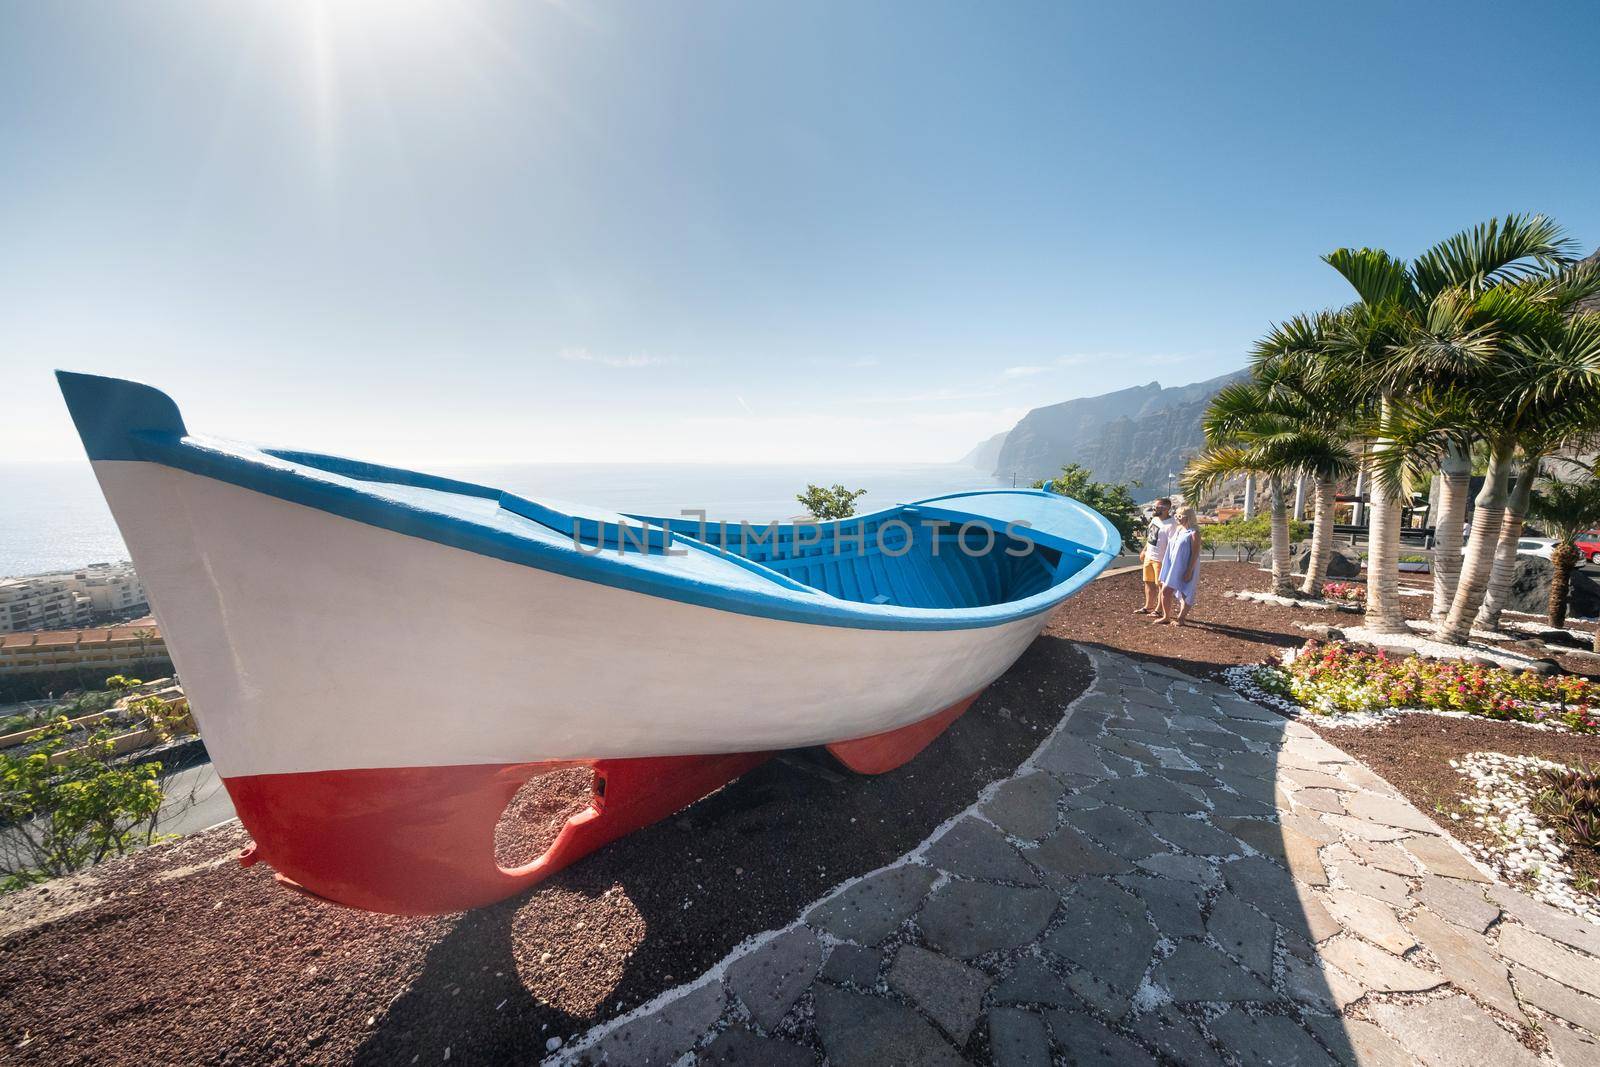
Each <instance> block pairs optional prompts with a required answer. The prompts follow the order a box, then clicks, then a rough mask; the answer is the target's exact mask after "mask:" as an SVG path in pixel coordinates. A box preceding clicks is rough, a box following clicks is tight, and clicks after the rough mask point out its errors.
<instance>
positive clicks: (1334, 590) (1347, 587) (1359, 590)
mask: <svg viewBox="0 0 1600 1067" xmlns="http://www.w3.org/2000/svg"><path fill="white" fill-rule="evenodd" d="M1322 598H1323V599H1324V600H1339V601H1345V602H1348V603H1353V604H1365V603H1366V602H1367V587H1366V586H1364V585H1357V584H1355V583H1354V582H1325V583H1323V586H1322Z"/></svg>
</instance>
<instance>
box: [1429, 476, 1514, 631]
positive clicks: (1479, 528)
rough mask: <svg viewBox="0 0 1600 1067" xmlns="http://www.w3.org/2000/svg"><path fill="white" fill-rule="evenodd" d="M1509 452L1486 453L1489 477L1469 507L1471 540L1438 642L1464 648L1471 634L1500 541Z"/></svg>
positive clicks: (1469, 539) (1504, 509) (1468, 540)
mask: <svg viewBox="0 0 1600 1067" xmlns="http://www.w3.org/2000/svg"><path fill="white" fill-rule="evenodd" d="M1511 460H1512V448H1511V446H1509V445H1506V446H1500V445H1495V446H1494V447H1493V449H1492V450H1491V451H1490V453H1489V474H1488V477H1486V478H1484V480H1483V488H1482V489H1480V490H1479V491H1478V498H1477V500H1475V501H1474V502H1473V506H1472V536H1471V537H1469V538H1467V549H1466V552H1465V554H1463V556H1462V558H1461V580H1460V582H1458V583H1457V584H1456V595H1455V598H1454V599H1453V600H1451V602H1450V614H1449V615H1447V616H1446V617H1445V620H1444V623H1443V625H1441V626H1440V627H1439V639H1440V640H1441V641H1446V642H1449V643H1450V644H1456V645H1459V644H1465V643H1466V640H1467V637H1468V636H1469V635H1470V633H1471V630H1472V618H1473V616H1475V615H1476V614H1477V613H1478V607H1479V605H1481V604H1482V603H1483V595H1484V593H1485V591H1486V590H1487V589H1488V587H1489V574H1490V571H1491V569H1492V567H1493V565H1494V552H1495V547H1496V546H1497V545H1498V543H1499V541H1500V525H1501V523H1502V521H1503V520H1504V518H1505V513H1506V483H1507V482H1509V481H1510V480H1511Z"/></svg>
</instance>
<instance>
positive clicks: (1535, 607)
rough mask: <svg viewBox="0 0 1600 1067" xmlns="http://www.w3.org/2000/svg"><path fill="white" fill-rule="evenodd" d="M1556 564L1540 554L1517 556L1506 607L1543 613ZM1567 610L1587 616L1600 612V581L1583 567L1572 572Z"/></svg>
mask: <svg viewBox="0 0 1600 1067" xmlns="http://www.w3.org/2000/svg"><path fill="white" fill-rule="evenodd" d="M1552 573H1554V568H1553V566H1552V565H1551V563H1550V561H1549V560H1547V559H1544V558H1543V557H1540V556H1518V557H1517V568H1516V570H1515V571H1514V572H1513V573H1512V575H1511V589H1510V591H1509V592H1508V593H1507V594H1506V604H1505V606H1506V608H1507V609H1508V610H1510V611H1524V612H1527V613H1528V614H1530V615H1544V614H1546V613H1547V612H1548V611H1549V608H1550V576H1551V574H1552ZM1567 611H1568V612H1570V613H1571V614H1573V615H1578V616H1582V617H1584V618H1593V617H1594V616H1596V615H1600V582H1596V581H1595V580H1594V579H1593V578H1591V577H1589V575H1587V574H1585V573H1583V572H1582V571H1577V570H1575V571H1573V572H1572V584H1571V585H1570V586H1569V587H1568V591H1567Z"/></svg>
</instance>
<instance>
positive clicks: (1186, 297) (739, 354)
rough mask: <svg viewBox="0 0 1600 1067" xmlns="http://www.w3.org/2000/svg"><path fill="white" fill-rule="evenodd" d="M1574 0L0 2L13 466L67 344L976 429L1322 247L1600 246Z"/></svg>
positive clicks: (599, 424) (1596, 129)
mask: <svg viewBox="0 0 1600 1067" xmlns="http://www.w3.org/2000/svg"><path fill="white" fill-rule="evenodd" d="M1597 55H1600V19H1597V18H1595V17H1594V9H1593V7H1592V6H1590V5H1589V4H1588V3H1587V2H1582V3H1573V4H1570V5H1561V4H1547V3H1518V4H1515V5H1512V4H1506V3H1503V2H1497V3H1489V4H1475V3H1466V2H1459V0H1458V2H1453V3H1439V4H1429V3H1403V4H1402V3H1393V4H1389V3H1384V4H1362V3H1349V2H1341V3H1339V4H1326V5H1311V4H1283V3H1277V2H1274V3H1244V2H1239V3H1215V4H1212V3H1193V2H1184V3H1116V4H1110V3H1102V2H1094V3H1067V2H1051V3H1041V4H1026V3H1005V4H983V3H975V2H963V3H951V2H929V0H918V2H910V3H898V4H896V3H875V2H862V0H850V2H838V3H825V2H810V0H808V2H806V3H792V4H782V5H780V4H773V3H758V2H738V3H720V2H711V0H696V2H692V3H690V2H662V3H626V4H624V3H615V4H613V3H582V2H579V0H554V2H548V3H538V2H529V3H515V4H513V3H473V2H446V0H432V2H426V0H416V2H407V0H389V2H384V0H367V2H336V0H327V2H318V0H273V2H259V3H251V2H244V0H238V2H229V3H221V2H213V3H194V2H187V0H185V2H171V0H146V2H142V3H138V4H121V5H111V4H93V5H90V4H39V3H32V2H26V0H0V400H3V402H4V410H5V416H4V419H3V420H0V460H6V459H33V460H38V459H63V460H65V459H74V458H80V457H81V455H82V453H81V451H80V449H79V446H78V443H77V440H76V437H75V435H74V433H73V431H72V429H71V427H70V424H69V423H68V420H67V417H66V413H65V410H64V408H63V406H62V404H61V401H60V397H59V394H58V393H57V392H56V391H55V387H54V384H53V381H52V380H51V377H50V373H49V372H50V371H51V370H52V369H53V368H56V367H66V368H70V369H75V370H83V371H91V372H96V373H105V374H114V375H118V376H123V377H130V378H136V379H139V380H143V381H147V382H149V383H151V384H154V385H157V386H158V387H161V388H163V389H164V390H166V391H167V392H168V393H169V394H170V395H172V396H173V397H174V398H175V399H176V400H177V401H178V403H179V405H180V407H181V408H182V409H183V411H184V414H185V417H186V420H187V422H188V425H189V426H190V428H191V429H194V430H198V431H203V432H210V433H215V434H219V435H222V436H229V437H236V438H240V439H244V440H254V441H260V442H264V443H270V444H278V445H289V446H295V447H301V448H314V449H320V450H323V451H330V452H336V453H342V454H348V455H356V456H359V457H362V458H367V459H373V460H381V461H388V462H393V463H400V464H406V465H413V466H415V465H427V464H440V465H447V464H460V463H479V462H492V461H498V462H519V461H544V462H559V461H590V462H596V461H606V462H624V463H645V462H661V461H672V462H711V461H727V460H749V461H756V462H772V461H790V462H802V461H812V460H818V461H844V460H861V461H874V462H882V461H895V462H902V461H904V462H922V461H927V462H946V461H952V460H955V459H957V458H958V457H960V456H961V455H962V454H964V453H965V452H966V451H967V450H968V449H970V448H971V447H972V446H973V445H974V444H975V443H976V442H977V441H979V440H980V439H982V438H984V437H987V436H989V435H990V434H993V433H996V432H998V431H1001V430H1004V429H1007V428H1009V427H1010V425H1011V424H1012V423H1014V422H1015V420H1016V419H1017V418H1018V417H1020V416H1021V415H1022V414H1023V413H1025V412H1026V411H1027V410H1028V409H1029V408H1031V407H1034V406H1038V405H1041V404H1048V403H1055V402H1058V401H1061V400H1067V399H1070V398H1073V397H1077V396H1084V395H1093V394H1097V393H1101V392H1105V391H1108V390H1112V389H1117V388H1122V387H1125V386H1130V385H1137V384H1143V383H1145V382H1149V381H1152V380H1159V381H1161V382H1162V383H1163V384H1166V385H1178V384H1184V383H1187V382H1192V381H1197V380H1200V379H1204V378H1209V377H1213V376H1215V375H1218V374H1222V373H1225V372H1227V371H1230V370H1233V369H1236V368H1238V367H1240V366H1242V365H1243V364H1244V361H1245V353H1246V351H1247V350H1248V346H1249V344H1250V342H1251V341H1252V340H1253V339H1254V338H1255V337H1257V336H1259V335H1260V334H1261V333H1262V332H1264V331H1265V329H1266V328H1267V327H1268V326H1269V325H1270V323H1272V322H1273V321H1275V320H1280V319H1283V318H1286V317H1287V316H1289V315H1292V314H1294V313H1296V312H1299V311H1302V310H1308V309H1313V308H1318V307H1324V306H1331V305H1336V304H1340V303H1343V302H1345V301H1346V300H1347V299H1348V292H1347V290H1346V289H1345V287H1344V283H1343V282H1342V281H1341V280H1340V279H1339V278H1338V277H1337V276H1336V275H1335V274H1334V273H1333V272H1332V270H1331V269H1330V268H1328V267H1327V266H1325V265H1324V264H1323V263H1321V262H1320V260H1319V259H1318V257H1319V256H1320V255H1321V254H1322V253H1325V252H1327V251H1329V250H1331V249H1333V248H1336V247H1339V246H1344V245H1349V246H1360V245H1372V246H1381V247H1384V248H1388V249H1389V250H1391V251H1393V252H1395V253H1396V254H1399V255H1402V256H1408V255H1413V254H1415V253H1416V252H1418V251H1420V250H1421V249H1423V248H1425V247H1426V246H1427V245H1429V244H1431V243H1433V242H1434V241H1437V240H1439V239H1441V238H1443V237H1445V236H1447V235H1448V234H1450V233H1453V232H1455V231H1457V230H1460V229H1463V228H1465V227H1467V226H1470V225H1472V224H1474V223H1476V222H1478V221H1480V220H1484V219H1487V218H1489V217H1491V216H1495V215H1498V214H1503V213H1505V212H1509V211H1541V212H1545V213H1547V214H1550V215H1553V216H1554V217H1555V218H1557V219H1558V220H1559V221H1560V222H1561V223H1563V224H1564V225H1565V226H1566V227H1567V229H1568V231H1569V232H1570V233H1571V234H1572V236H1573V237H1575V238H1576V239H1577V240H1578V242H1579V244H1580V245H1581V250H1582V251H1583V252H1584V253H1587V252H1589V251H1591V250H1593V248H1594V247H1595V246H1596V245H1597V244H1600V195H1597V193H1600V104H1597V103H1596V102H1597V101H1600V62H1597V61H1596V59H1595V57H1596V56H1597Z"/></svg>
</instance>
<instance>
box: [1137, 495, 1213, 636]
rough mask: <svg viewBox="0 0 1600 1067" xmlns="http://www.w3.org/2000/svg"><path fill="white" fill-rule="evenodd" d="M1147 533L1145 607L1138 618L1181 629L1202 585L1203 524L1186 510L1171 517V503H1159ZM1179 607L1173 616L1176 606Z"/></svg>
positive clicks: (1155, 506)
mask: <svg viewBox="0 0 1600 1067" xmlns="http://www.w3.org/2000/svg"><path fill="white" fill-rule="evenodd" d="M1151 511H1152V514H1151V516H1150V527H1149V529H1148V530H1146V531H1145V538H1144V555H1143V557H1142V560H1143V565H1144V607H1142V608H1140V609H1139V610H1137V611H1135V612H1134V614H1135V615H1153V616H1155V619H1154V621H1155V622H1158V623H1161V622H1170V623H1171V624H1172V625H1174V626H1182V625H1183V624H1184V620H1185V619H1187V618H1188V617H1189V609H1190V608H1192V607H1194V594H1195V589H1196V587H1197V586H1199V584H1200V520H1199V516H1197V515H1196V514H1195V510H1194V508H1192V507H1188V506H1185V507H1184V508H1182V509H1181V510H1180V511H1179V512H1178V517H1177V518H1175V519H1174V518H1173V517H1172V501H1171V500H1169V499H1167V498H1166V497H1162V498H1161V499H1160V500H1157V501H1156V502H1155V504H1154V505H1153V506H1152V508H1151ZM1175 604H1176V606H1177V611H1176V614H1174V610H1173V609H1174V605H1175Z"/></svg>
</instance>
